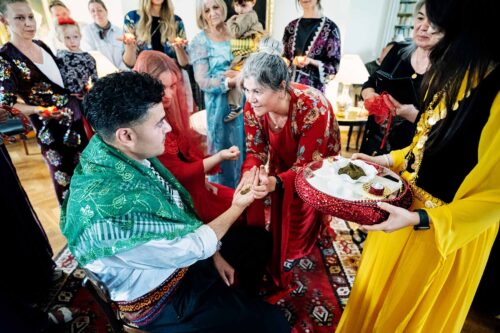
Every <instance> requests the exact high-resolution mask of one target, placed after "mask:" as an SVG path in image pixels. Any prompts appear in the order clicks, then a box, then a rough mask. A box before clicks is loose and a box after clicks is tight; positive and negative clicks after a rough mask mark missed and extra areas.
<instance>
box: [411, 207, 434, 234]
mask: <svg viewBox="0 0 500 333" xmlns="http://www.w3.org/2000/svg"><path fill="white" fill-rule="evenodd" d="M413 212H414V213H417V214H418V218H419V219H420V222H418V224H416V225H414V226H413V230H429V229H430V228H431V227H430V225H429V215H428V214H427V212H426V211H425V210H423V209H415V210H414V211H413Z"/></svg>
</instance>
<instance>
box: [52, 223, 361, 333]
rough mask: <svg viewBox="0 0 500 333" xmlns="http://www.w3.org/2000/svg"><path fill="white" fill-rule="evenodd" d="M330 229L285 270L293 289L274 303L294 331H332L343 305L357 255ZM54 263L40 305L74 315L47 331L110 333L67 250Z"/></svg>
mask: <svg viewBox="0 0 500 333" xmlns="http://www.w3.org/2000/svg"><path fill="white" fill-rule="evenodd" d="M330 226H331V228H329V229H327V231H326V233H325V234H324V235H323V236H322V237H321V239H320V240H319V241H318V246H317V247H316V248H315V249H314V251H313V252H312V253H311V254H310V255H308V256H307V257H304V258H302V259H300V260H296V261H295V262H294V263H293V264H292V265H290V267H288V268H289V269H291V270H292V274H293V277H294V282H295V288H294V290H293V291H292V292H291V293H290V294H288V295H284V296H283V297H281V298H278V299H275V300H274V301H275V302H276V304H277V305H278V306H280V307H281V308H282V309H283V311H284V313H285V316H286V317H287V319H288V320H289V322H290V323H291V324H292V325H293V328H294V329H293V332H294V333H302V332H304V333H312V332H317V333H326V332H328V333H331V332H334V331H335V329H336V327H337V324H338V322H339V319H340V316H341V314H342V309H343V308H344V306H345V304H346V303H347V299H348V297H349V293H350V290H351V287H352V283H353V282H354V276H355V274H356V271H357V268H358V263H359V259H360V256H361V251H360V248H359V247H358V246H357V245H356V244H355V243H354V242H353V241H352V237H351V226H350V225H349V224H347V223H346V222H344V221H343V220H338V219H331V221H330ZM56 262H57V266H58V270H57V272H58V273H57V275H58V279H57V281H56V283H55V285H54V288H53V290H52V293H51V297H50V298H49V299H48V300H47V303H46V304H45V305H44V307H45V308H46V309H53V308H57V307H59V306H61V305H63V306H68V307H72V308H78V309H80V313H79V314H78V315H77V316H76V318H75V319H74V320H73V321H72V322H70V323H68V324H66V325H64V326H60V327H58V328H57V329H56V330H54V331H52V332H54V333H63V332H64V333H67V332H71V333H76V332H78V333H107V332H111V327H110V325H109V324H108V322H107V319H106V317H105V315H104V313H103V312H102V311H101V309H100V307H99V305H98V304H97V303H96V302H94V300H93V299H92V296H91V295H90V293H89V292H88V291H87V290H86V289H85V288H83V287H82V281H83V278H84V277H85V275H84V272H83V270H81V269H79V268H78V265H77V263H76V261H75V259H74V258H73V256H72V255H71V253H70V252H69V251H68V249H64V250H63V251H62V252H61V253H60V254H59V256H58V257H57V260H56Z"/></svg>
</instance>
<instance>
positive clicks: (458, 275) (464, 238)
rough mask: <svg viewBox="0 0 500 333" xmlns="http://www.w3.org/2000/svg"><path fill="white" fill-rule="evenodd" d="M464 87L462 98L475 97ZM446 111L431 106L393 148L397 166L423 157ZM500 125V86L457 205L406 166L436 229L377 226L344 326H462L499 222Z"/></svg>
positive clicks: (434, 331) (354, 332)
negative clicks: (420, 182)
mask: <svg viewBox="0 0 500 333" xmlns="http://www.w3.org/2000/svg"><path fill="white" fill-rule="evenodd" d="M464 87H465V85H464V84H463V85H462V89H461V91H460V93H459V98H458V103H460V102H461V101H462V100H463V99H464V98H467V97H468V96H469V93H470V92H468V93H465V88H464ZM466 96H467V97H466ZM445 116H446V109H445V106H444V101H441V102H440V103H439V104H438V105H437V106H436V107H434V108H431V109H430V110H428V111H427V112H425V113H423V115H422V117H421V119H420V121H419V123H418V125H417V133H416V134H415V137H414V139H413V143H412V145H410V146H409V147H407V148H405V149H403V150H399V151H395V152H392V153H391V156H392V157H393V159H394V161H395V163H394V167H393V169H394V170H397V171H402V170H406V165H405V164H406V161H405V156H406V154H407V152H409V151H410V150H411V151H412V152H413V153H414V154H415V156H416V160H418V156H420V157H421V156H422V154H423V150H424V147H423V146H424V145H423V144H419V142H420V143H421V142H422V140H424V141H423V142H424V143H425V139H426V135H427V134H428V131H429V130H430V128H431V127H432V125H433V124H435V121H434V120H439V119H442V118H444V117H445ZM433 117H434V119H431V118H433ZM436 117H437V118H436ZM499 128H500V93H499V92H498V90H497V93H496V97H495V98H494V102H493V104H492V105H491V109H490V116H489V118H488V120H487V122H486V125H485V126H484V127H483V130H482V132H481V136H480V140H479V145H478V149H477V153H478V163H477V165H476V166H475V167H474V168H473V169H472V170H471V171H470V173H469V174H468V175H467V176H466V177H465V179H464V180H463V182H462V183H461V185H460V187H459V188H458V191H457V192H456V194H455V196H454V198H453V201H452V202H451V203H449V204H445V203H444V202H442V201H441V200H439V199H438V198H435V197H432V196H431V195H430V194H429V193H427V192H425V191H424V190H423V189H421V188H418V187H417V186H416V185H415V182H414V179H415V177H416V176H417V174H418V167H417V171H416V172H415V173H413V174H410V173H409V172H408V171H404V172H403V173H402V176H403V177H404V178H405V179H406V180H408V181H409V183H410V184H412V185H411V187H412V191H413V193H414V202H413V206H412V208H411V209H417V208H424V209H426V211H427V213H428V215H429V217H430V219H431V229H430V230H425V231H424V230H422V231H414V230H413V228H411V227H407V228H404V229H401V230H398V231H396V232H393V233H384V232H370V234H369V236H368V239H367V241H366V244H365V248H364V251H363V256H362V258H361V264H360V268H359V271H358V274H357V275H356V279H355V283H354V287H353V290H352V293H351V295H350V297H349V301H348V303H347V306H346V309H345V311H344V313H343V316H342V318H341V320H340V323H339V326H338V328H337V332H348V333H358V332H360V333H367V332H380V333H393V332H428V333H438V332H445V333H451V332H460V331H461V328H462V326H463V323H464V321H465V318H466V316H467V313H468V310H469V307H470V305H471V303H472V299H473V297H474V294H475V292H476V289H477V286H478V284H479V281H480V278H481V275H482V273H483V270H484V267H485V265H486V262H487V260H488V256H489V253H490V250H491V247H492V245H493V242H494V241H495V238H496V235H497V232H498V228H499V221H500V176H499V175H500V153H499V147H500V131H499V130H498V129H499ZM419 154H420V155H419ZM464 158H465V157H464Z"/></svg>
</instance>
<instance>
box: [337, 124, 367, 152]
mask: <svg viewBox="0 0 500 333" xmlns="http://www.w3.org/2000/svg"><path fill="white" fill-rule="evenodd" d="M367 120H368V118H366V117H358V118H353V119H346V118H340V117H337V122H338V123H339V126H349V132H348V133H347V145H346V147H345V150H346V151H349V148H350V147H349V145H350V144H351V136H352V131H353V128H354V127H358V129H357V135H356V150H357V149H359V139H360V138H361V137H362V136H363V133H362V132H363V129H364V128H365V124H366V121H367Z"/></svg>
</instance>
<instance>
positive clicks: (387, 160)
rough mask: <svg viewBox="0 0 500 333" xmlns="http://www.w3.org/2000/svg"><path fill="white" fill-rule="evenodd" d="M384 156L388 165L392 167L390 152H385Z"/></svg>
mask: <svg viewBox="0 0 500 333" xmlns="http://www.w3.org/2000/svg"><path fill="white" fill-rule="evenodd" d="M384 158H385V164H386V167H388V168H390V167H391V166H392V165H391V160H390V159H389V154H385V155H384Z"/></svg>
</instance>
